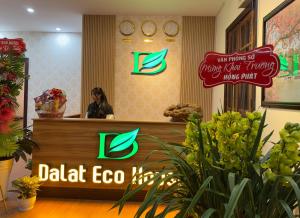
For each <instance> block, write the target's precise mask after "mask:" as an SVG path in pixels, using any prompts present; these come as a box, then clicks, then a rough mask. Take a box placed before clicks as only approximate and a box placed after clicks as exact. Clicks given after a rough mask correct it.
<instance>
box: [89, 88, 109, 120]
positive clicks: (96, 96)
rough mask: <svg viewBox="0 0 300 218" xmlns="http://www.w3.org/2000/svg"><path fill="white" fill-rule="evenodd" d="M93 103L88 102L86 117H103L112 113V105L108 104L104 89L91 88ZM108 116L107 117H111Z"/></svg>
mask: <svg viewBox="0 0 300 218" xmlns="http://www.w3.org/2000/svg"><path fill="white" fill-rule="evenodd" d="M91 95H92V98H93V100H94V102H93V103H91V104H89V106H88V111H87V118H99V119H105V118H107V115H112V116H113V114H114V112H113V109H112V107H111V106H110V105H109V104H108V102H107V98H106V96H105V93H104V91H103V90H102V89H101V88H99V87H96V88H93V89H92V91H91ZM112 116H108V117H112Z"/></svg>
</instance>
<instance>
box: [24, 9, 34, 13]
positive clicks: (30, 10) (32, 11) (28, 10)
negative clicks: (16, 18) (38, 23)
mask: <svg viewBox="0 0 300 218" xmlns="http://www.w3.org/2000/svg"><path fill="white" fill-rule="evenodd" d="M26 10H27V12H28V13H30V14H33V13H34V9H33V8H27V9H26Z"/></svg>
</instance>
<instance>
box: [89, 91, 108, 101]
mask: <svg viewBox="0 0 300 218" xmlns="http://www.w3.org/2000/svg"><path fill="white" fill-rule="evenodd" d="M91 95H95V96H100V102H101V103H102V104H105V105H106V104H108V102H107V98H106V95H105V93H104V91H103V90H102V89H101V88H100V87H95V88H93V89H92V91H91Z"/></svg>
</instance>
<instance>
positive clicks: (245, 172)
mask: <svg viewBox="0 0 300 218" xmlns="http://www.w3.org/2000/svg"><path fill="white" fill-rule="evenodd" d="M265 118H266V112H265V113H264V114H263V115H261V113H259V112H253V113H247V114H246V117H243V116H241V114H240V113H238V112H226V113H222V114H221V113H218V114H215V115H213V119H212V120H211V121H209V122H206V123H202V122H201V120H200V119H199V117H195V116H191V117H190V119H189V122H188V123H187V127H186V140H185V142H184V143H183V144H182V145H181V144H173V143H166V142H162V141H161V140H159V139H158V138H155V137H151V139H152V140H153V141H154V142H157V143H159V144H160V145H161V147H162V150H160V151H157V152H161V153H163V154H164V155H165V157H166V158H165V159H164V160H162V161H161V164H163V165H164V168H163V169H162V170H161V171H160V172H159V173H158V174H156V175H155V176H154V177H153V178H151V179H148V180H147V182H145V183H143V184H141V185H134V184H129V185H128V188H127V189H126V191H125V193H124V196H123V197H122V198H121V199H120V200H119V201H118V202H117V203H116V204H115V205H114V207H119V212H121V211H122V209H123V206H124V204H125V203H126V202H127V201H128V200H129V199H130V198H132V197H134V196H135V195H136V193H138V192H139V191H141V190H143V189H144V188H145V187H146V186H147V185H148V183H152V186H151V188H150V189H149V191H148V192H147V194H146V196H145V199H144V201H143V202H142V203H141V204H140V207H139V209H138V211H137V212H136V215H135V217H140V216H141V215H142V214H144V213H146V217H149V218H151V217H165V216H166V215H167V214H169V213H170V212H173V213H174V212H175V213H176V214H177V216H176V217H216V218H221V217H222V218H223V217H225V218H232V217H235V218H246V217H247V218H248V217H249V218H254V217H255V218H256V217H257V218H259V217H261V218H271V217H276V218H277V217H278V218H279V217H294V215H293V211H295V209H298V210H299V205H300V189H299V185H300V151H299V143H300V125H299V124H292V123H287V124H286V125H285V126H284V128H283V129H282V130H280V132H279V135H280V140H279V141H278V142H277V143H274V146H273V147H272V148H271V150H270V151H269V152H268V153H267V154H266V155H263V154H262V147H263V146H264V145H265V144H266V143H267V142H268V141H269V139H270V137H271V136H272V134H273V132H271V133H270V134H267V135H266V136H265V137H264V138H262V134H263V129H264V128H265V126H266V125H265ZM151 155H155V154H153V153H152V154H151ZM143 175H146V173H145V172H144V174H137V175H135V176H138V177H142V176H143ZM162 175H168V176H164V177H162ZM167 182H169V184H170V183H171V185H170V186H167V185H161V184H167ZM159 206H163V207H164V209H163V210H162V211H160V212H158V208H159Z"/></svg>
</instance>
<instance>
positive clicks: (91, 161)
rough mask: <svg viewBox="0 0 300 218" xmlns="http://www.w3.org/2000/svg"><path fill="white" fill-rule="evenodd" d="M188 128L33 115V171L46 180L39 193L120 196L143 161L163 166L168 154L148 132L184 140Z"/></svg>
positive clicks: (92, 197) (176, 124)
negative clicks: (38, 117)
mask: <svg viewBox="0 0 300 218" xmlns="http://www.w3.org/2000/svg"><path fill="white" fill-rule="evenodd" d="M184 129H185V124H184V123H171V122H136V121H117V120H96V119H35V120H34V121H33V140H34V141H35V142H36V143H37V144H38V145H39V149H35V150H34V152H33V174H34V175H39V177H40V178H41V180H42V181H43V185H42V191H41V192H40V195H44V196H55V197H78V198H83V197H84V198H91V199H118V198H119V197H120V195H121V194H122V193H123V192H124V190H125V188H126V187H127V185H128V183H129V182H130V181H131V179H132V176H133V175H134V174H135V172H143V171H144V170H145V169H144V168H143V167H142V165H143V164H144V163H145V162H151V163H156V164H154V165H153V170H152V168H151V171H152V172H153V174H154V173H155V172H158V171H159V169H161V167H163V165H162V164H161V163H160V161H161V160H163V159H164V158H165V157H164V156H163V154H162V153H160V152H155V151H156V150H159V149H160V146H159V145H158V144H157V143H155V142H153V141H152V140H149V138H147V136H145V135H151V136H155V137H158V138H159V139H161V140H163V141H166V142H175V143H182V142H183V141H184ZM146 157H148V159H147V161H145V158H146ZM149 176H152V175H151V173H150V174H149ZM145 179H146V178H145ZM135 182H136V183H137V184H138V183H141V182H142V180H141V179H140V178H135Z"/></svg>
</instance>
